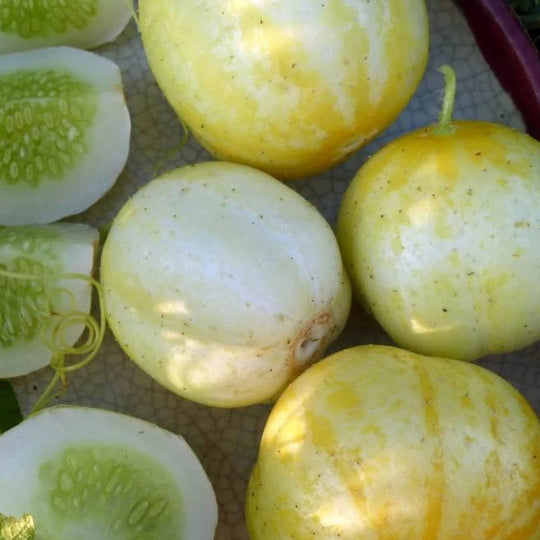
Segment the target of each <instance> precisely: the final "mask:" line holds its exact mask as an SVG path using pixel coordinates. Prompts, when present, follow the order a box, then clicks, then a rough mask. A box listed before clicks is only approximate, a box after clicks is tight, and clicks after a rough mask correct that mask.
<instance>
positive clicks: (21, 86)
mask: <svg viewBox="0 0 540 540" xmlns="http://www.w3.org/2000/svg"><path fill="white" fill-rule="evenodd" d="M130 134H131V121H130V117H129V112H128V109H127V106H126V103H125V99H124V95H123V87H122V80H121V74H120V70H119V68H118V66H117V65H116V64H115V63H114V62H112V61H110V60H107V59H105V58H103V57H101V56H98V55H96V54H94V53H90V52H87V51H82V50H78V49H74V48H71V47H52V48H47V49H39V50H35V51H27V52H19V53H12V54H7V55H0V225H26V224H34V223H50V222H53V221H57V220H59V219H61V218H63V217H66V216H69V215H73V214H78V213H80V212H82V211H83V210H86V209H87V208H88V207H90V206H91V205H92V204H94V203H95V202H96V201H97V200H99V199H100V198H101V197H102V196H103V195H104V194H105V193H106V192H107V191H108V190H109V189H110V188H111V187H112V185H113V184H114V183H115V182H116V180H117V178H118V176H119V175H120V173H121V171H122V169H123V168H124V166H125V163H126V161H127V156H128V152H129V142H130V141H129V139H130Z"/></svg>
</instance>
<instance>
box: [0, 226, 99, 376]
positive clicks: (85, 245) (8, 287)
mask: <svg viewBox="0 0 540 540" xmlns="http://www.w3.org/2000/svg"><path fill="white" fill-rule="evenodd" d="M98 240H99V234H98V232H97V231H96V230H95V229H93V228H92V227H89V226H87V225H83V224H75V223H63V224H60V223H58V224H52V225H40V226H37V225H35V226H30V225H29V226H21V227H0V299H1V301H0V378H7V377H15V376H19V375H25V374H27V373H30V372H31V371H35V370H37V369H40V368H42V367H44V366H46V365H47V364H48V363H49V362H50V361H51V358H52V354H53V352H52V350H51V349H50V348H49V347H48V346H47V345H46V344H45V341H44V338H50V337H51V335H52V327H51V328H50V331H49V332H48V334H47V333H46V335H43V333H42V329H43V327H44V325H45V324H47V323H48V322H49V321H50V319H51V318H52V317H56V318H57V319H58V317H61V316H62V315H67V314H69V313H76V312H78V313H86V314H87V313H89V311H90V305H91V296H92V295H91V286H90V283H89V282H88V281H86V280H84V279H40V278H36V279H28V278H25V277H21V278H19V277H13V276H12V277H9V275H6V274H4V275H2V271H5V272H10V273H16V274H18V275H26V276H32V275H35V276H59V275H62V274H71V273H76V274H82V275H85V276H90V275H91V273H92V270H93V266H94V252H95V248H96V246H97V243H98ZM83 329H84V326H83V325H82V324H74V325H69V326H67V327H66V328H65V331H63V332H62V339H63V340H64V343H65V344H66V345H73V344H74V343H75V342H76V341H77V339H78V338H79V337H80V335H81V333H82V332H83Z"/></svg>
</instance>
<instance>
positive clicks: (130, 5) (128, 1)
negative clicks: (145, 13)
mask: <svg viewBox="0 0 540 540" xmlns="http://www.w3.org/2000/svg"><path fill="white" fill-rule="evenodd" d="M125 2H126V4H127V6H128V8H129V11H130V12H131V16H132V17H133V20H134V21H135V24H136V25H137V29H138V30H139V31H140V29H141V24H140V21H139V15H138V14H137V10H136V9H135V0H125Z"/></svg>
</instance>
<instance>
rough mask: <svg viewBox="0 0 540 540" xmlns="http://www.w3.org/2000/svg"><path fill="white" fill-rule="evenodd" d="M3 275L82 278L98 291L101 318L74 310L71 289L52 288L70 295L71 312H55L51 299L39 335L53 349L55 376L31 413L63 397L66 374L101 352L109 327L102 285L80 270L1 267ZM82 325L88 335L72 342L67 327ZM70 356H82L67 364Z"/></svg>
mask: <svg viewBox="0 0 540 540" xmlns="http://www.w3.org/2000/svg"><path fill="white" fill-rule="evenodd" d="M0 276H3V277H5V278H12V279H27V280H35V281H37V280H40V281H58V280H82V281H86V282H88V283H89V284H90V286H91V287H93V288H94V289H95V290H96V292H97V296H98V310H99V321H98V320H96V319H95V318H94V317H93V316H92V315H90V314H89V313H85V312H83V311H76V310H75V309H74V306H75V297H74V295H73V293H72V292H71V291H69V290H68V289H65V288H62V287H53V288H51V290H50V292H49V297H51V296H52V295H63V294H64V295H67V297H68V298H69V299H70V303H71V308H70V309H71V311H68V312H67V313H56V312H55V309H54V306H53V304H54V301H53V300H51V298H49V310H48V311H49V316H48V318H47V320H46V321H45V322H44V324H43V325H42V327H41V334H40V337H41V340H42V342H43V344H44V345H45V347H47V348H48V349H49V350H50V351H51V352H52V359H51V361H50V364H49V365H50V367H51V368H52V369H53V370H54V375H53V377H52V379H51V381H50V382H49V384H48V385H47V387H46V388H45V390H44V391H43V393H42V394H41V396H40V397H39V399H38V400H37V402H36V403H35V405H34V406H33V407H32V409H31V410H30V414H34V413H36V412H38V411H40V410H42V409H44V408H45V407H47V405H48V404H49V403H50V402H51V401H52V400H53V399H55V398H57V397H60V396H62V395H63V394H64V393H65V392H66V390H67V386H68V381H67V375H68V374H70V373H73V372H75V371H77V370H79V369H81V368H83V367H85V366H86V365H88V364H89V363H90V362H91V361H92V360H93V359H94V358H95V356H96V355H97V353H98V352H99V350H100V348H101V345H102V343H103V339H104V337H105V330H106V321H105V315H104V314H105V297H104V294H103V288H102V286H101V283H99V282H98V281H97V280H95V279H94V278H92V277H90V276H87V275H85V274H78V273H69V274H68V273H66V274H25V273H21V272H12V271H9V270H5V269H3V268H0ZM79 325H82V326H83V327H84V329H83V335H84V334H86V337H85V338H84V339H83V340H82V341H81V340H79V344H77V345H70V344H69V343H68V342H67V338H66V336H67V333H68V330H69V329H70V328H72V327H73V326H79ZM67 356H78V357H82V359H81V360H79V361H77V362H74V363H67V362H66V357H67ZM58 385H60V389H59V390H57V387H58Z"/></svg>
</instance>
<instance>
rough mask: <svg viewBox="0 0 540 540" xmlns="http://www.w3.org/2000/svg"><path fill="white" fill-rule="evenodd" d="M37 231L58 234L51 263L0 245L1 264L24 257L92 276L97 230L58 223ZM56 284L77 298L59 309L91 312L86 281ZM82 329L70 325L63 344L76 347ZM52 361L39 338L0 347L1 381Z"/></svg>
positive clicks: (70, 280)
mask: <svg viewBox="0 0 540 540" xmlns="http://www.w3.org/2000/svg"><path fill="white" fill-rule="evenodd" d="M39 230H42V231H44V232H46V231H52V232H54V233H56V234H57V236H56V238H55V239H54V240H53V241H52V243H53V250H54V252H55V254H56V257H55V258H54V260H50V259H49V258H48V257H47V255H46V254H43V253H42V254H40V253H39V252H37V253H36V252H32V253H30V254H26V253H24V252H21V251H16V250H14V249H13V247H12V246H8V245H5V244H1V243H0V263H2V264H5V265H7V266H8V268H9V263H10V262H11V260H12V259H13V258H14V257H17V256H27V257H29V258H34V259H36V260H38V261H39V262H41V263H42V264H43V265H44V266H47V267H52V268H53V269H54V271H56V272H58V273H64V274H65V273H77V274H83V275H86V276H91V275H92V272H93V269H94V262H95V252H96V249H97V245H98V243H99V233H98V231H97V230H96V229H94V228H92V227H90V226H88V225H84V224H78V223H57V224H51V225H41V226H39V227H36V234H37V235H39V232H38V231H39ZM38 242H39V240H38ZM56 284H57V285H58V287H59V288H65V289H67V290H69V291H70V292H71V293H72V294H73V297H74V298H75V299H76V303H75V305H70V306H68V304H67V302H68V299H67V297H62V299H63V300H65V302H63V305H60V306H58V307H60V309H62V310H65V311H73V310H76V311H79V312H83V313H89V312H90V308H91V303H92V288H91V285H90V283H89V282H87V281H85V280H80V279H65V280H58V282H56ZM83 330H84V328H83V326H82V325H73V326H70V327H69V328H68V329H67V330H66V332H65V334H63V335H64V339H65V341H66V343H68V344H70V345H73V344H75V343H76V342H77V340H78V339H79V337H80V336H81V334H82V332H83ZM51 358H52V352H51V350H50V349H48V348H47V347H46V346H45V345H44V343H43V341H42V338H41V337H40V336H39V335H37V336H36V337H35V338H34V339H32V340H31V341H26V340H22V341H19V342H16V343H14V344H13V345H12V346H10V347H2V346H1V345H0V378H11V377H18V376H21V375H26V374H28V373H30V372H32V371H36V370H38V369H41V368H43V367H45V366H46V365H48V364H49V362H50V361H51Z"/></svg>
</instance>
